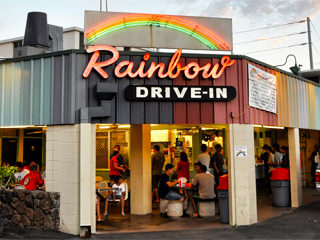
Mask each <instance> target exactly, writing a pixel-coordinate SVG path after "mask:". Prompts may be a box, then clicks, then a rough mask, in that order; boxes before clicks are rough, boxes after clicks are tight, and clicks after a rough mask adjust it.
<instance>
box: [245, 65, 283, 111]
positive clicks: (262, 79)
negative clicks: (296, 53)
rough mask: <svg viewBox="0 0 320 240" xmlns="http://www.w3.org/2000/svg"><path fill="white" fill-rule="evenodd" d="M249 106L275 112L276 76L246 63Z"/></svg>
mask: <svg viewBox="0 0 320 240" xmlns="http://www.w3.org/2000/svg"><path fill="white" fill-rule="evenodd" d="M248 76H249V106H251V107H255V108H259V109H261V110H265V111H269V112H272V113H276V112H277V78H276V76H275V75H273V74H270V73H268V72H265V71H263V70H261V69H259V68H257V67H255V66H253V65H251V64H248Z"/></svg>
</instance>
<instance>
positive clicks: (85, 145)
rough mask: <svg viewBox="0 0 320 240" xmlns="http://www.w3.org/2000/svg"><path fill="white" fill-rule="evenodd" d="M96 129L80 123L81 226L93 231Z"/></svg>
mask: <svg viewBox="0 0 320 240" xmlns="http://www.w3.org/2000/svg"><path fill="white" fill-rule="evenodd" d="M95 131H96V129H95V125H94V124H90V123H81V124H80V227H81V228H83V229H82V230H84V231H87V230H89V229H90V231H92V232H95V215H93V214H92V213H93V212H94V209H95V171H93V169H94V170H95V136H96V134H95ZM93 216H94V218H93ZM81 235H82V234H81Z"/></svg>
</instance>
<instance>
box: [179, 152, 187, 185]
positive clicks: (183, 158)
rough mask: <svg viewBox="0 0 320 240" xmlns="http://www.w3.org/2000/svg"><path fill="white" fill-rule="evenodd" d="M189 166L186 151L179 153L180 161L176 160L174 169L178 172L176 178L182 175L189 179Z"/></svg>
mask: <svg viewBox="0 0 320 240" xmlns="http://www.w3.org/2000/svg"><path fill="white" fill-rule="evenodd" d="M189 168H190V163H189V160H188V156H187V153H186V152H181V153H180V161H179V162H178V165H177V170H176V171H177V173H178V176H177V179H179V178H181V177H184V178H186V179H187V180H189V178H190V171H189Z"/></svg>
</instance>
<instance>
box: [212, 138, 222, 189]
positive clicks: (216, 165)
mask: <svg viewBox="0 0 320 240" xmlns="http://www.w3.org/2000/svg"><path fill="white" fill-rule="evenodd" d="M215 149H216V153H215V154H214V155H213V157H212V159H211V161H210V168H213V169H214V177H215V181H216V184H217V186H218V185H219V177H220V176H221V175H223V173H224V171H223V156H222V154H221V151H222V147H221V145H220V144H217V145H215Z"/></svg>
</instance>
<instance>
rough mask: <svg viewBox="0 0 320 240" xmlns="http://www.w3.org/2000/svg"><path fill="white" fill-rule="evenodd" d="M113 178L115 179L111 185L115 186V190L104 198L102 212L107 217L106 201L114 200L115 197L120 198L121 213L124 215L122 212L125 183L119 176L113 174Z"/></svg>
mask: <svg viewBox="0 0 320 240" xmlns="http://www.w3.org/2000/svg"><path fill="white" fill-rule="evenodd" d="M114 180H115V184H113V185H112V188H115V190H114V192H112V193H111V194H110V195H109V196H108V197H107V199H106V204H105V212H104V215H105V216H106V217H108V203H109V201H115V200H116V199H120V203H121V215H122V216H125V215H126V214H125V213H124V198H125V195H126V188H125V185H124V183H123V180H122V177H121V176H115V178H114Z"/></svg>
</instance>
